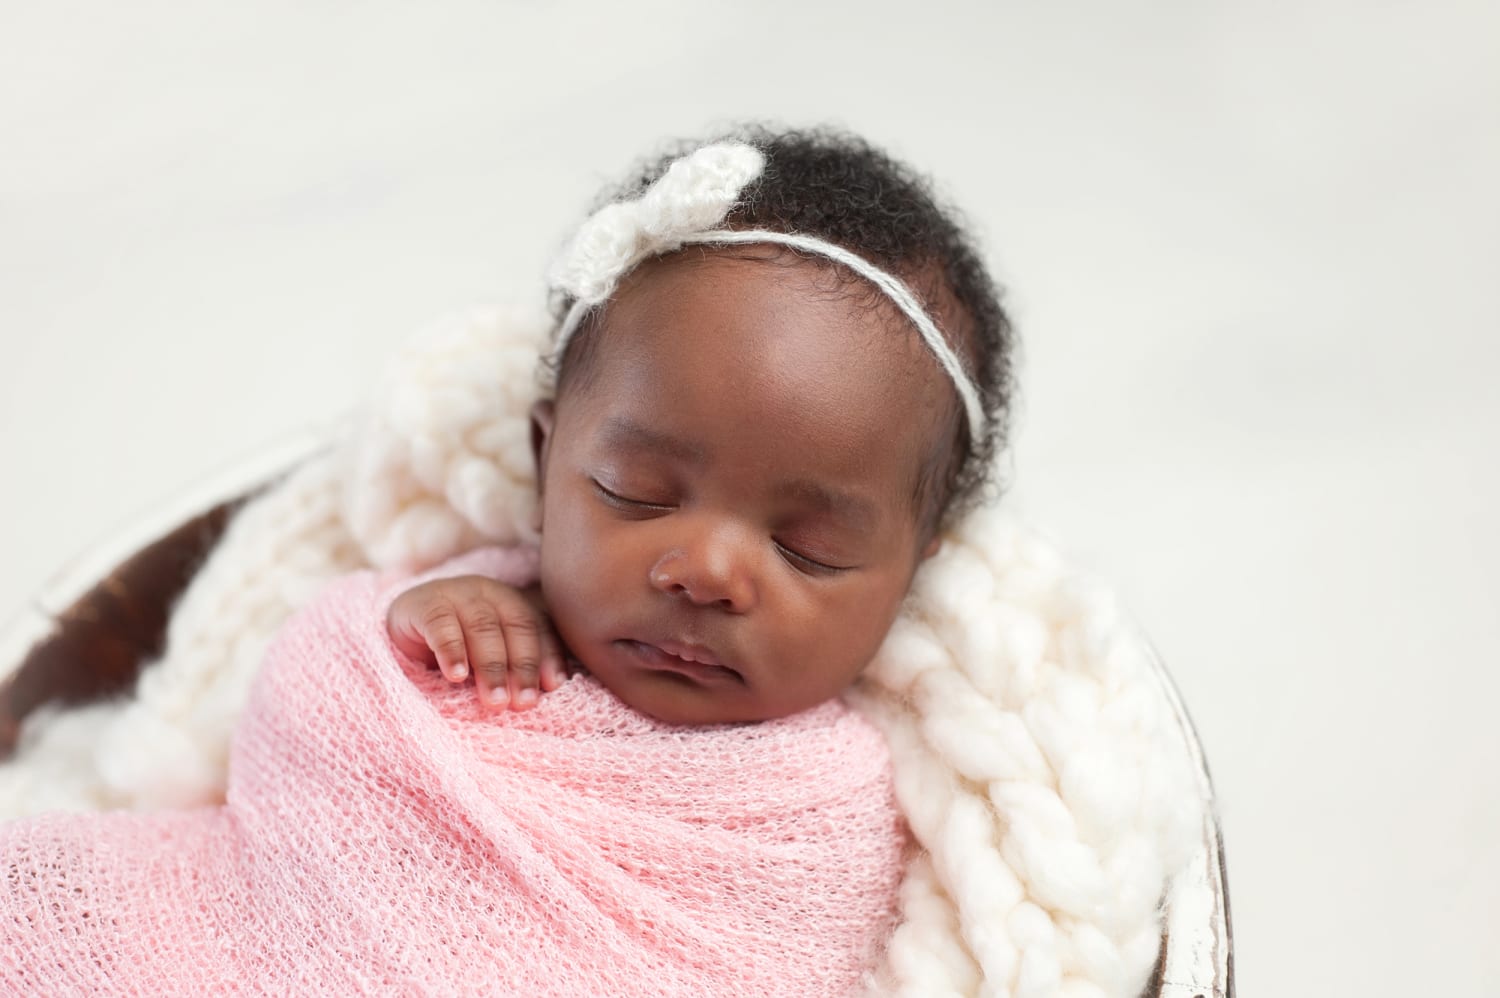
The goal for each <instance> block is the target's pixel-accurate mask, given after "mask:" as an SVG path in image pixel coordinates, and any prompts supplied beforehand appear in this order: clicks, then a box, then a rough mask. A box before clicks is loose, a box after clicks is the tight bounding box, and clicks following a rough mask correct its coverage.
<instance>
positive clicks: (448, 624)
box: [418, 603, 469, 683]
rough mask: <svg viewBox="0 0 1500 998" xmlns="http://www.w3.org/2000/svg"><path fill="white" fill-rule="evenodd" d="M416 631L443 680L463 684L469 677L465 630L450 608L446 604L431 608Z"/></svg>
mask: <svg viewBox="0 0 1500 998" xmlns="http://www.w3.org/2000/svg"><path fill="white" fill-rule="evenodd" d="M418 629H419V630H420V631H421V634H422V640H424V641H426V642H427V647H428V648H430V649H432V655H433V657H434V658H435V659H437V665H438V668H439V669H440V670H442V673H443V677H444V678H446V679H447V680H448V681H449V682H452V683H461V682H463V681H464V679H465V678H466V677H467V676H468V674H469V658H468V651H467V644H466V643H465V641H464V629H463V626H462V625H461V624H459V622H458V615H457V614H455V613H454V612H453V608H452V607H451V606H449V605H448V604H446V603H444V604H441V605H439V606H435V607H433V608H432V609H431V610H430V611H428V612H427V613H426V614H424V615H423V617H422V619H421V620H420V621H419V623H418Z"/></svg>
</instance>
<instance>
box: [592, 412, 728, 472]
mask: <svg viewBox="0 0 1500 998" xmlns="http://www.w3.org/2000/svg"><path fill="white" fill-rule="evenodd" d="M603 436H604V444H605V446H607V447H618V448H620V449H621V450H651V451H656V452H657V453H658V454H663V455H665V456H667V457H671V458H676V459H677V460H679V461H683V462H685V463H687V464H695V465H701V464H703V463H704V453H703V448H702V447H700V446H699V445H697V444H695V443H692V442H690V441H687V440H683V439H681V438H679V437H674V436H672V435H671V434H669V433H663V432H661V431H660V430H653V429H651V428H650V427H646V426H642V425H641V424H640V423H637V422H635V421H634V420H631V419H628V418H626V417H625V416H611V417H610V418H609V419H608V420H606V421H605V423H604V430H603Z"/></svg>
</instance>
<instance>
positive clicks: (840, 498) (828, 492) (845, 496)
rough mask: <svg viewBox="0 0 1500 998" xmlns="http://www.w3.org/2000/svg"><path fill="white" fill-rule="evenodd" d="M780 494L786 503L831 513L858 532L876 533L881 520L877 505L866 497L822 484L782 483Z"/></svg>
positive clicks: (805, 480)
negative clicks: (799, 504)
mask: <svg viewBox="0 0 1500 998" xmlns="http://www.w3.org/2000/svg"><path fill="white" fill-rule="evenodd" d="M776 494H777V495H778V496H780V497H781V498H783V499H790V500H793V501H795V502H799V503H803V504H805V505H808V506H811V507H813V508H815V509H816V510H817V511H818V512H820V513H827V514H829V515H830V516H832V517H834V518H835V519H837V520H840V521H842V522H843V523H845V524H847V525H848V526H850V527H852V528H853V529H855V530H862V531H867V530H873V529H874V527H875V524H876V522H877V521H878V520H879V519H880V514H879V510H878V509H877V508H876V505H875V504H874V503H873V502H871V501H870V500H868V499H866V498H864V497H863V496H858V495H855V494H854V493H852V492H845V491H843V490H841V489H834V488H829V487H828V486H826V485H824V484H822V483H821V482H814V481H812V480H810V479H806V478H797V479H793V480H791V481H786V482H778V483H777V485H776Z"/></svg>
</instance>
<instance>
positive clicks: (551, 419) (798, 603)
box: [537, 248, 951, 724]
mask: <svg viewBox="0 0 1500 998" xmlns="http://www.w3.org/2000/svg"><path fill="white" fill-rule="evenodd" d="M889 311H891V310H889V309H887V308H886V307H885V305H884V303H877V304H872V303H871V302H869V301H867V300H866V299H865V298H863V297H855V298H851V297H850V296H849V295H848V294H846V293H844V292H843V291H842V290H840V289H839V288H838V287H837V285H836V284H834V283H833V282H832V279H831V277H830V275H829V274H828V272H827V271H825V270H822V269H820V268H818V267H816V266H813V265H810V264H808V263H806V262H796V261H795V260H794V258H791V257H788V256H785V255H784V254H782V253H781V252H780V251H774V250H766V249H760V248H756V249H750V250H742V251H738V252H734V253H731V252H728V251H723V250H718V251H707V252H702V253H700V252H693V251H689V252H685V253H680V254H677V255H675V256H672V257H668V258H664V259H661V260H657V261H653V262H651V263H648V264H646V265H644V266H642V267H641V268H639V269H638V270H636V271H635V272H634V273H633V274H631V275H630V276H629V277H628V278H627V279H626V280H625V281H624V282H622V284H621V287H620V289H619V290H618V292H617V293H616V295H615V297H614V298H613V299H612V300H611V302H610V304H609V305H608V307H607V311H606V313H605V314H604V315H603V316H602V320H601V326H600V328H598V329H596V330H595V331H594V333H593V335H594V337H595V341H594V342H593V343H592V344H590V346H592V347H593V349H594V350H596V351H597V352H596V354H595V355H594V356H593V357H592V359H591V360H590V362H589V365H590V366H589V368H588V370H587V372H586V374H585V375H584V376H583V377H581V378H578V379H575V380H574V381H573V382H570V383H568V384H565V386H564V389H563V391H562V394H561V395H560V397H559V398H558V400H557V402H556V403H555V405H554V404H550V403H543V404H541V405H540V406H538V409H537V426H538V429H539V431H540V432H539V440H540V447H539V460H540V462H541V486H542V545H541V556H542V587H543V591H544V592H545V594H546V599H547V604H548V608H549V609H550V611H551V613H552V616H553V619H554V622H555V623H556V625H557V628H558V631H559V633H560V634H561V636H562V638H563V640H564V641H565V642H566V643H567V645H568V648H569V649H570V650H571V651H572V653H573V654H574V655H575V656H577V658H578V659H579V660H580V661H581V662H583V664H584V665H585V666H586V667H587V668H588V670H589V671H590V672H591V673H592V674H593V675H594V676H595V677H597V678H598V679H599V681H600V682H602V683H604V684H605V685H606V686H607V687H609V689H610V690H611V691H613V692H614V693H615V695H616V696H618V697H619V698H620V699H621V700H624V701H625V702H626V703H628V704H630V705H631V706H633V707H635V708H636V709H637V710H640V711H642V712H644V713H647V714H651V715H653V716H656V717H658V718H661V719H663V720H666V721H671V722H679V723H691V724H701V723H713V722H721V721H750V720H764V719H767V718H772V717H781V716H785V715H788V714H792V713H795V712H797V711H800V710H803V709H806V708H808V707H811V706H813V705H815V704H818V703H821V702H822V701H824V700H827V699H829V698H830V697H833V696H835V695H837V694H838V693H839V692H841V691H842V690H843V689H844V688H845V687H847V686H848V685H849V683H850V682H851V681H852V680H853V679H854V677H855V676H856V675H857V674H858V673H859V671H860V670H861V669H862V668H863V667H864V666H865V665H866V663H868V662H869V660H870V659H871V658H872V657H873V656H874V654H875V651H876V650H877V648H878V647H879V645H880V643H881V641H882V639H883V638H884V637H885V634H886V631H887V630H888V629H889V627H890V625H891V622H892V621H893V620H894V618H895V615H896V613H897V610H898V609H899V607H900V604H901V600H902V597H903V596H904V595H905V594H906V591H907V588H908V586H909V585H910V583H911V579H912V574H913V572H914V571H915V570H916V567H917V565H918V563H919V562H920V560H921V559H922V558H923V557H924V556H925V555H927V554H930V553H931V551H932V550H934V549H935V542H932V541H930V539H929V538H927V537H925V536H923V535H922V530H921V527H920V526H919V516H918V513H919V510H918V504H917V501H916V498H915V495H916V491H917V483H918V479H919V475H920V473H921V470H922V468H923V466H924V464H923V462H924V461H927V460H930V459H931V456H932V454H933V452H934V449H935V448H943V447H946V446H947V444H946V437H945V436H944V430H943V427H946V426H948V425H949V424H948V422H947V419H948V418H949V416H948V413H949V411H950V410H949V409H948V405H949V396H950V395H951V389H950V388H949V387H948V385H947V382H946V381H943V380H942V376H941V374H940V372H939V371H938V369H937V365H936V362H935V361H934V360H933V359H932V358H931V357H930V355H928V354H927V353H926V351H925V350H924V349H923V348H922V347H921V346H920V345H919V343H918V341H917V337H916V335H915V333H914V332H912V331H911V330H910V329H909V328H907V327H906V326H905V324H904V323H902V322H901V321H900V320H895V319H892V318H891V316H890V315H889V314H887V313H888V312H889Z"/></svg>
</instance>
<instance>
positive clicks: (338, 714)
mask: <svg viewBox="0 0 1500 998" xmlns="http://www.w3.org/2000/svg"><path fill="white" fill-rule="evenodd" d="M553 281H554V290H555V293H556V297H557V301H558V306H559V317H560V324H559V328H558V332H557V337H556V341H555V344H554V348H553V353H552V355H551V357H550V358H548V359H547V365H548V371H549V374H550V384H551V391H550V392H549V397H548V398H545V399H543V400H541V401H538V402H537V403H536V404H535V406H534V407H533V409H532V413H531V433H532V443H533V448H534V453H535V457H536V467H537V482H538V489H539V503H538V507H537V508H538V517H539V521H540V522H539V523H538V527H539V536H540V544H539V545H538V546H537V547H536V548H518V549H508V550H500V549H484V550H479V551H475V552H471V553H470V554H468V555H465V556H461V557H460V558H458V559H456V560H455V561H453V562H450V563H448V564H447V565H444V566H442V567H440V568H438V569H436V570H434V571H433V572H431V573H428V574H427V575H425V576H422V577H420V578H417V579H406V580H397V579H393V578H392V577H390V576H380V575H376V574H374V573H364V574H360V575H356V576H353V577H350V578H348V579H345V580H343V581H341V582H339V583H336V584H335V585H334V586H332V587H331V588H330V589H329V590H328V591H327V592H326V593H324V594H323V595H322V596H321V597H320V598H319V599H317V600H316V601H315V602H314V603H313V604H312V605H311V606H310V607H308V608H307V609H306V610H304V611H303V612H301V613H300V614H298V615H297V616H296V617H295V618H293V620H292V621H291V622H290V623H289V624H288V625H287V627H286V628H285V629H284V630H283V632H282V633H281V634H280V635H279V636H278V638H277V640H276V642H275V643H274V644H273V647H272V648H271V650H270V652H269V653H268V656H267V659H266V662H265V664H264V666H263V669H262V672H261V674H260V676H259V678H258V680H257V684H256V687H255V690H254V693H253V695H252V699H251V702H250V705H249V707H248V708H247V712H246V714H245V716H244V718H243V719H242V721H241V723H240V727H239V728H238V729H237V732H236V736H235V743H234V749H233V758H232V763H231V770H230V784H229V793H228V799H227V803H226V804H225V805H223V806H222V807H216V808H208V809H200V810H195V811H182V812H166V813H159V814H140V815H137V814H101V815H89V816H81V815H73V816H63V815H55V816H44V817H41V818H33V819H27V820H24V821H19V822H14V823H11V824H8V825H5V826H0V869H3V870H5V871H6V876H7V878H8V883H7V885H6V890H5V891H4V894H3V896H0V990H4V991H6V992H7V993H9V992H25V993H34V994H41V993H63V992H71V991H96V990H105V991H118V992H132V993H134V992H143V991H164V992H186V993H199V992H205V991H209V990H222V989H229V990H233V991H265V992H272V993H286V992H308V991H335V992H345V991H353V992H361V993H363V992H376V993H402V994H405V993H413V992H415V993H470V992H484V993H502V994H518V995H599V994H609V995H625V994H643V995H644V994H653V995H657V994H681V995H718V994H723V995H729V994H735V995H751V994H753V995H782V994H785V995H839V994H847V993H849V992H850V991H852V990H855V989H857V988H858V987H859V986H860V985H861V983H862V982H866V981H867V979H868V976H869V974H870V972H871V971H872V969H873V967H874V966H875V964H876V961H877V960H878V958H879V956H880V954H881V952H882V950H883V948H884V944H885V942H886V940H887V938H888V937H889V934H890V932H891V931H892V929H893V927H894V925H895V920H896V917H897V911H898V898H897V892H898V888H899V886H900V884H901V880H902V873H903V869H904V861H905V859H906V857H907V854H908V849H909V841H908V833H907V831H906V829H905V824H904V822H903V820H902V818H901V813H900V810H899V808H898V807H897V804H896V801H895V797H894V790H893V787H892V782H891V772H890V761H889V756H888V750H887V748H886V747H885V745H884V743H883V741H882V738H881V736H880V734H879V733H878V732H877V731H876V730H875V729H874V728H873V727H871V726H870V725H869V723H868V722H866V721H865V720H863V719H862V718H861V717H860V716H859V715H857V714H856V713H854V712H853V711H852V710H851V709H850V708H849V707H847V706H846V705H845V704H844V703H843V701H842V700H841V699H840V694H841V693H843V692H844V691H845V690H846V689H847V688H848V687H849V686H850V684H851V683H853V682H854V680H855V679H856V677H857V676H858V675H859V674H860V671H861V670H862V669H863V668H864V667H865V666H866V665H867V664H868V663H869V662H870V660H871V659H872V658H873V657H874V655H875V653H876V651H877V649H878V648H879V647H880V645H881V643H882V641H883V640H884V638H885V636H886V634H887V631H888V630H889V629H890V627H891V624H892V622H893V621H894V619H895V618H896V615H897V612H898V610H899V609H900V607H901V605H902V601H903V599H904V597H905V596H906V594H907V591H908V589H909V587H910V585H911V582H912V579H913V575H914V573H915V572H916V570H917V568H918V567H919V566H920V565H921V564H922V563H923V561H924V560H925V559H926V558H928V557H930V556H931V555H932V554H933V553H934V552H935V551H936V550H937V549H938V544H939V541H938V537H939V530H940V529H941V527H942V526H943V525H944V524H945V523H947V522H949V521H950V520H951V518H952V517H954V516H955V515H957V514H958V513H960V512H962V511H963V510H965V509H967V508H968V507H969V506H970V505H971V504H972V503H973V502H974V501H975V500H976V498H977V497H978V496H979V494H980V492H981V491H982V490H983V489H984V487H985V485H986V481H987V479H986V472H987V469H988V468H989V467H990V466H991V463H992V462H991V459H992V457H993V455H994V453H995V451H996V448H997V447H998V446H999V445H1000V443H1001V442H1002V436H1003V430H1004V413H1005V410H1006V407H1007V404H1008V393H1009V356H1008V354H1009V350H1010V332H1009V327H1008V323H1007V321H1006V318H1005V315H1004V313H1003V311H1002V310H1001V307H1000V305H999V302H998V296H997V292H996V289H995V288H994V286H993V284H992V283H991V281H990V279H989V277H988V276H987V274H986V272H985V270H984V268H983V266H982V265H981V263H980V262H979V259H978V256H977V255H976V253H975V251H974V250H973V248H972V247H971V245H970V243H969V241H968V239H967V237H966V236H965V235H964V234H963V233H962V231H961V230H960V229H959V228H958V227H957V225H956V224H955V223H954V221H953V220H952V219H951V218H950V217H949V216H948V215H947V214H946V213H945V212H944V211H942V210H941V209H940V208H939V207H937V206H936V204H935V202H934V200H933V198H932V196H931V194H930V192H929V191H928V189H927V187H926V185H925V184H924V183H923V182H922V181H921V180H919V179H918V178H916V177H914V176H913V175H912V174H911V173H910V172H909V171H908V170H907V169H905V168H904V167H902V166H900V165H899V164H896V163H893V162H892V161H891V160H889V159H888V158H887V157H885V156H884V155H883V154H881V153H879V152H878V151H876V150H873V149H872V148H870V147H869V146H867V145H866V144H864V143H863V142H861V141H859V140H857V139H853V138H850V137H847V136H844V135H841V134H837V133H827V132H768V131H763V130H747V131H743V132H741V133H738V134H737V135H736V136H735V137H733V138H731V139H727V140H722V141H717V142H713V143H709V144H702V145H697V146H693V147H689V148H687V149H685V150H683V151H681V152H680V154H678V155H674V156H669V157H666V158H664V159H662V160H661V161H659V162H657V163H655V164H653V165H651V166H650V167H648V168H647V169H646V170H645V171H644V172H643V173H642V175H641V176H640V177H639V178H638V179H637V180H636V181H635V182H633V183H631V184H629V185H627V186H626V188H625V189H624V190H622V191H621V192H619V193H618V195H617V196H615V197H614V198H613V199H611V200H610V201H609V202H608V203H606V204H605V205H604V206H603V207H602V208H600V209H599V210H598V211H597V212H595V213H594V214H593V215H592V216H591V217H590V218H589V219H588V220H587V221H586V222H585V223H584V225H583V226H582V228H581V229H580V230H579V232H578V233H577V235H576V236H575V238H574V239H573V240H572V242H571V243H570V245H569V246H568V247H567V249H566V250H565V251H564V253H563V255H562V257H561V259H560V260H559V262H558V264H557V266H556V267H555V269H554V272H553ZM432 666H436V669H434V668H432ZM470 682H472V683H473V685H474V689H475V690H477V695H476V694H475V692H472V691H471V690H470V687H469V685H468V684H469V683H470Z"/></svg>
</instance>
